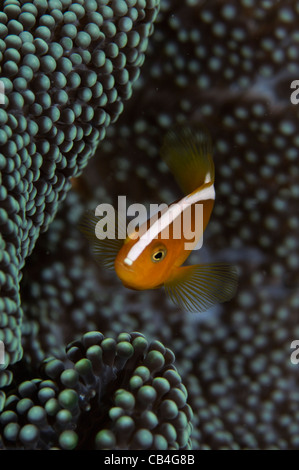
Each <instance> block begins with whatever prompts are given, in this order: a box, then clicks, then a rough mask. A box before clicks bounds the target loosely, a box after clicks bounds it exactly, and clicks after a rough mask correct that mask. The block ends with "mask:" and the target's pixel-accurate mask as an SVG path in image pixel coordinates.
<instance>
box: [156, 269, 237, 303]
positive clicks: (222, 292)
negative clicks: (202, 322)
mask: <svg viewBox="0 0 299 470" xmlns="http://www.w3.org/2000/svg"><path fill="white" fill-rule="evenodd" d="M237 281H238V274H237V268H236V267H235V266H231V265H229V264H225V263H219V264H202V265H200V264H198V265H194V266H183V267H181V268H177V270H176V272H175V273H174V276H173V277H172V279H171V280H170V281H169V282H168V283H165V285H164V286H165V290H166V293H167V294H168V296H169V297H170V299H171V300H172V301H173V302H174V303H175V304H176V305H178V306H179V307H181V308H183V309H185V310H188V311H189V312H204V311H206V310H208V309H209V308H210V307H212V306H213V305H215V304H217V303H220V302H226V301H227V300H230V299H231V298H232V297H233V296H234V295H235V293H236V289H237Z"/></svg>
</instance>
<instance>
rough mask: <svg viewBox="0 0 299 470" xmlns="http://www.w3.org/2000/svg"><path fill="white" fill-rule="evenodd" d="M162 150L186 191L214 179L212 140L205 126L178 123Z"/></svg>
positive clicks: (168, 164) (183, 189) (167, 135)
mask: <svg viewBox="0 0 299 470" xmlns="http://www.w3.org/2000/svg"><path fill="white" fill-rule="evenodd" d="M160 154H161V157H162V159H163V160H164V161H165V163H166V164H167V166H168V167H169V169H170V171H171V172H172V174H173V175H174V177H175V179H176V181H177V183H178V184H179V186H180V188H181V189H182V191H183V192H184V194H190V193H192V192H193V191H194V190H195V189H197V188H199V187H200V186H202V185H203V184H205V183H214V175H215V171H214V163H213V159H212V141H211V137H210V135H209V133H208V131H207V130H206V129H205V128H204V127H203V126H201V125H199V124H198V125H193V126H189V125H180V126H176V127H175V128H174V129H172V130H170V131H169V132H168V133H167V134H166V136H165V139H164V142H163V145H162V148H161V151H160Z"/></svg>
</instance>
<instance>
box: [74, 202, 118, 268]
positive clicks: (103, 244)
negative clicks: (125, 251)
mask: <svg viewBox="0 0 299 470" xmlns="http://www.w3.org/2000/svg"><path fill="white" fill-rule="evenodd" d="M99 220H100V217H96V216H95V215H94V213H93V212H92V211H87V212H86V213H85V214H84V216H83V218H82V221H81V223H80V224H79V229H80V231H81V232H82V233H83V234H84V235H85V237H86V238H87V240H88V241H89V242H90V244H91V245H92V249H93V253H94V255H95V258H96V261H97V262H98V263H99V264H100V265H102V266H105V267H106V268H108V269H114V261H115V258H116V256H117V254H118V252H119V250H120V248H121V247H122V245H123V243H124V236H125V234H124V233H122V230H120V234H119V235H120V237H121V238H120V239H119V238H117V235H118V226H117V220H116V221H115V222H116V223H115V234H116V238H115V239H108V238H105V239H104V240H100V239H98V238H97V236H96V234H95V230H96V225H97V223H98V222H99ZM122 225H123V224H121V226H122Z"/></svg>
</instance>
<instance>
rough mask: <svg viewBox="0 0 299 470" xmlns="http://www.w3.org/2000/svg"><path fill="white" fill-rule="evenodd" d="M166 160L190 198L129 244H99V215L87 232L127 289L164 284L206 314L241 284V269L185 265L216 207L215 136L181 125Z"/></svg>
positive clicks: (168, 142) (165, 150)
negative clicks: (239, 275) (97, 220)
mask: <svg viewBox="0 0 299 470" xmlns="http://www.w3.org/2000/svg"><path fill="white" fill-rule="evenodd" d="M161 156H162V158H163V160H164V161H165V162H166V163H167V165H168V167H169V168H170V170H171V172H172V173H173V175H174V176H175V178H176V180H177V182H178V184H179V186H180V187H181V188H182V190H183V192H184V193H185V195H186V196H185V197H183V198H182V199H180V200H178V201H176V202H174V203H173V204H171V205H170V206H168V207H167V208H166V209H164V210H163V211H161V212H159V213H158V214H155V215H154V216H152V217H151V218H149V219H148V220H147V221H146V222H144V223H143V224H141V226H140V227H139V229H138V230H137V229H136V230H135V231H134V232H133V233H130V234H129V235H128V236H127V238H126V239H125V241H124V242H123V241H121V242H120V244H119V245H117V244H116V243H115V241H113V242H112V248H111V247H110V248H107V245H105V243H104V241H103V240H102V241H95V235H94V233H95V227H94V224H95V223H96V219H95V218H94V217H91V218H89V219H88V220H86V221H85V224H83V227H81V229H82V231H83V232H84V233H85V235H86V236H87V237H88V238H89V239H90V240H91V241H92V240H93V242H94V245H95V246H96V247H97V253H98V257H100V258H101V259H102V260H104V262H106V258H107V257H108V258H109V259H108V262H106V265H107V266H110V267H112V266H113V267H114V269H115V271H116V274H117V275H118V277H119V278H120V280H121V281H122V283H123V285H124V286H125V287H127V288H130V289H135V290H147V289H156V288H159V287H161V286H164V288H165V290H166V293H167V294H168V296H169V297H170V299H171V300H172V301H173V302H174V303H175V304H176V305H178V306H180V307H182V308H184V309H186V310H189V311H204V310H207V309H208V308H210V307H211V306H212V305H214V304H215V303H218V302H224V301H227V300H229V299H231V298H232V297H233V295H234V293H235V290H236V285H237V272H236V268H235V267H234V266H231V265H229V264H226V263H217V264H202V265H200V264H199V265H193V266H182V264H183V263H184V262H185V261H186V259H187V258H188V256H189V255H190V253H191V252H192V251H193V250H194V249H195V248H196V246H197V245H198V243H200V242H201V240H202V237H203V233H204V231H205V229H206V227H207V225H208V222H209V220H210V216H211V213H212V210H213V206H214V200H215V190H214V164H213V160H212V146H211V141H210V137H209V135H208V134H207V132H206V131H205V130H204V129H203V128H202V127H195V128H191V127H188V126H182V127H179V128H177V129H175V130H173V131H170V132H169V133H168V134H167V136H166V138H165V140H164V144H163V146H162V149H161ZM199 209H200V210H199ZM186 220H187V223H186ZM92 231H93V233H92ZM115 250H116V252H115Z"/></svg>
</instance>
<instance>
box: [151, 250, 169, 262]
mask: <svg viewBox="0 0 299 470" xmlns="http://www.w3.org/2000/svg"><path fill="white" fill-rule="evenodd" d="M166 253H167V250H166V248H158V249H157V250H156V251H154V253H153V254H152V261H153V262H154V263H158V262H159V261H162V259H164V258H165V256H166Z"/></svg>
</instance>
